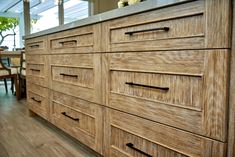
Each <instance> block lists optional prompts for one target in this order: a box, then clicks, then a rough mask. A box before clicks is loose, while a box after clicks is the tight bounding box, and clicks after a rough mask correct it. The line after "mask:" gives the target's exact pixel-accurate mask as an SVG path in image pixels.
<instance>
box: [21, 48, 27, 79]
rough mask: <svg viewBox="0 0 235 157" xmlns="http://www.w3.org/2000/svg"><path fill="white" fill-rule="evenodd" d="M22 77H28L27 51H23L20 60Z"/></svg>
mask: <svg viewBox="0 0 235 157" xmlns="http://www.w3.org/2000/svg"><path fill="white" fill-rule="evenodd" d="M20 76H23V77H25V76H26V57H25V51H24V50H22V51H21V58H20Z"/></svg>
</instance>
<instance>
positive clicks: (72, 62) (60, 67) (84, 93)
mask: <svg viewBox="0 0 235 157" xmlns="http://www.w3.org/2000/svg"><path fill="white" fill-rule="evenodd" d="M100 62H101V56H100V55H99V54H73V55H53V56H51V75H52V76H51V81H52V83H51V85H52V89H53V90H55V91H59V92H63V93H65V94H68V95H72V96H76V97H78V98H82V99H85V100H88V101H92V102H95V103H101V95H100V94H101V65H100V64H101V63H100Z"/></svg>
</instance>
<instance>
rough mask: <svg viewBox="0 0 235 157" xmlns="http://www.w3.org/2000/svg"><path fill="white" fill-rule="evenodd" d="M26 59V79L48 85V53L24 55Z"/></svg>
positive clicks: (44, 85)
mask: <svg viewBox="0 0 235 157" xmlns="http://www.w3.org/2000/svg"><path fill="white" fill-rule="evenodd" d="M26 60H27V66H26V77H27V80H28V81H29V82H31V83H34V84H37V85H40V86H43V87H48V70H49V69H48V68H49V67H48V55H26Z"/></svg>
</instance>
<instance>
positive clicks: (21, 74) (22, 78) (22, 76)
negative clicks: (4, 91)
mask: <svg viewBox="0 0 235 157" xmlns="http://www.w3.org/2000/svg"><path fill="white" fill-rule="evenodd" d="M18 78H19V98H24V97H26V58H25V51H24V50H22V51H21V58H20V68H19V69H18Z"/></svg>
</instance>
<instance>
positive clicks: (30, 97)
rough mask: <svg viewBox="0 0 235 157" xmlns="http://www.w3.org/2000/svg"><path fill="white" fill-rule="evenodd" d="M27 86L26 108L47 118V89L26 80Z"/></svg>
mask: <svg viewBox="0 0 235 157" xmlns="http://www.w3.org/2000/svg"><path fill="white" fill-rule="evenodd" d="M27 87H28V89H27V103H28V108H29V109H30V110H31V111H33V112H35V113H36V114H38V115H40V116H42V117H43V118H45V119H49V116H50V115H49V112H50V110H49V108H50V106H49V103H50V102H49V95H50V91H49V89H47V88H45V87H42V86H38V85H36V84H33V83H30V82H27ZM31 111H29V112H31Z"/></svg>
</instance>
